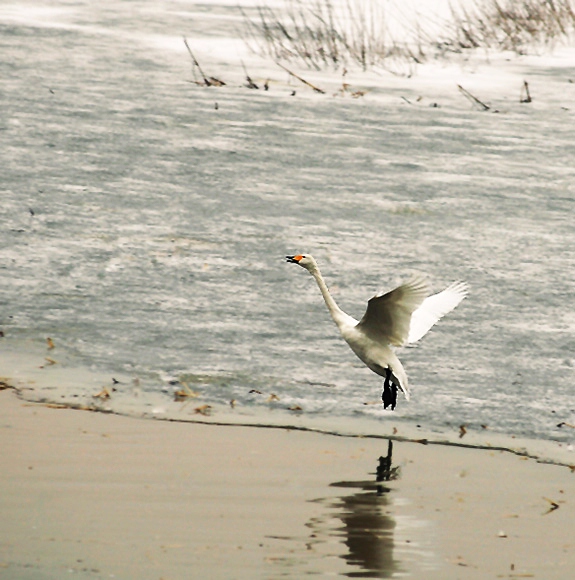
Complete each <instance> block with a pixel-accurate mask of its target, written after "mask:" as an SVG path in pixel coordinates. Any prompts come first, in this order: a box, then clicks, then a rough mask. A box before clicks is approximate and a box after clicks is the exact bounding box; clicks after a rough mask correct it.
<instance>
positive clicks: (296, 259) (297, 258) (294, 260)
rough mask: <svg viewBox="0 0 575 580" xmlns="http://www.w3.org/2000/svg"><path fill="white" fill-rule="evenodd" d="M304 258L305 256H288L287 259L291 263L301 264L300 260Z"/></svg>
mask: <svg viewBox="0 0 575 580" xmlns="http://www.w3.org/2000/svg"><path fill="white" fill-rule="evenodd" d="M302 258H303V256H299V255H298V256H286V260H287V261H288V262H289V263H290V264H299V261H300V260H301V259H302Z"/></svg>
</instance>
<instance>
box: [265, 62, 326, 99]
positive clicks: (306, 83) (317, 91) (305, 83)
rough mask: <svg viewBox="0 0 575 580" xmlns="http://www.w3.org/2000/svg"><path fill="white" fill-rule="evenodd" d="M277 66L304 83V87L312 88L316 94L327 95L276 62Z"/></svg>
mask: <svg viewBox="0 0 575 580" xmlns="http://www.w3.org/2000/svg"><path fill="white" fill-rule="evenodd" d="M276 64H277V65H278V66H279V67H281V68H283V69H284V70H285V71H286V72H287V73H289V74H290V75H291V76H292V77H294V78H296V79H297V80H298V81H300V82H302V83H303V84H304V85H307V86H308V87H310V88H312V89H313V90H314V91H315V92H316V93H321V94H322V95H325V91H324V90H322V89H320V88H318V87H316V86H315V85H312V84H311V83H310V82H308V81H306V80H305V79H303V78H302V77H300V76H298V75H296V74H295V73H294V72H292V71H291V70H289V69H288V68H286V67H285V66H284V65H283V64H281V63H279V62H277V61H276Z"/></svg>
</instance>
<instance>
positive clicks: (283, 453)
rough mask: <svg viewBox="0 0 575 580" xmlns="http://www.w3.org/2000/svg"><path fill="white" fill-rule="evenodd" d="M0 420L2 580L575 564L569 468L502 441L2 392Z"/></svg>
mask: <svg viewBox="0 0 575 580" xmlns="http://www.w3.org/2000/svg"><path fill="white" fill-rule="evenodd" d="M0 433H1V437H2V454H1V455H0V457H1V459H0V514H1V516H0V517H1V520H2V525H1V526H0V578H2V579H4V578H6V579H8V578H9V579H11V580H21V579H26V580H28V579H29V580H32V579H34V580H47V579H54V580H55V579H61V578H64V577H65V578H81V579H100V578H102V579H103V578H122V579H138V580H147V579H153V580H160V579H162V580H172V579H173V580H175V579H181V578H214V579H218V578H222V579H223V578H226V579H232V578H233V579H236V578H237V579H240V578H246V579H248V578H249V579H254V578H266V579H275V578H302V577H304V576H306V575H315V576H319V577H324V576H326V577H327V576H331V577H333V576H336V577H337V576H343V577H356V578H391V577H407V578H409V577H412V578H419V579H420V578H426V579H442V580H448V579H451V578H453V579H456V578H459V579H467V578H469V579H472V578H477V579H479V578H481V579H485V578H542V579H543V578H544V579H546V580H551V579H566V578H569V577H570V576H571V574H572V571H573V569H575V510H574V506H575V488H574V482H575V474H573V473H571V471H570V469H568V468H566V467H560V466H554V465H545V464H540V463H537V462H535V461H534V460H532V459H525V458H521V457H518V456H515V455H512V454H510V453H505V452H500V451H485V450H473V449H462V448H457V447H445V446H438V445H422V444H418V443H405V442H401V443H398V442H395V443H393V445H392V446H390V445H389V443H388V442H387V441H382V440H372V439H362V438H346V437H336V436H330V435H322V434H318V433H309V432H300V431H288V430H285V429H283V430H281V429H264V428H249V427H222V426H210V425H196V424H189V423H187V424H183V423H170V422H165V421H154V420H143V419H134V418H127V417H121V416H116V415H111V414H103V413H93V412H85V411H77V410H71V409H66V408H64V409H60V408H50V407H47V406H45V405H40V404H34V403H27V402H25V401H22V400H20V399H19V398H17V396H16V395H15V393H14V392H13V391H12V390H5V391H3V392H2V393H0ZM388 453H389V454H390V455H391V457H390V459H391V464H390V465H386V461H385V460H386V459H387V458H388ZM380 457H382V458H383V459H382V460H380ZM378 467H379V474H378ZM377 480H379V481H377ZM552 502H553V503H552ZM552 508H554V509H552Z"/></svg>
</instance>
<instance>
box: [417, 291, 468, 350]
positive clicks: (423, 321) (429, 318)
mask: <svg viewBox="0 0 575 580" xmlns="http://www.w3.org/2000/svg"><path fill="white" fill-rule="evenodd" d="M467 289H468V287H467V284H466V283H465V282H455V283H453V284H451V285H450V286H448V287H447V288H446V289H445V290H443V291H442V292H439V293H438V294H434V295H433V296H428V297H427V298H426V299H425V300H424V301H423V303H422V304H421V306H419V308H417V310H415V312H414V313H413V314H412V316H411V324H410V327H409V335H408V337H407V342H408V343H411V342H417V341H418V340H419V339H420V338H422V337H423V336H424V335H425V334H427V332H428V330H429V329H430V328H431V327H432V326H433V325H434V324H435V323H436V322H437V321H438V320H439V319H440V318H441V317H442V316H445V315H446V314H447V313H448V312H451V311H452V310H453V309H454V308H455V307H456V306H457V305H458V304H459V303H460V302H461V301H462V300H463V299H464V298H465V297H466V296H467Z"/></svg>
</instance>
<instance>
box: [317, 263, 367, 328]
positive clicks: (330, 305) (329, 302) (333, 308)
mask: <svg viewBox="0 0 575 580" xmlns="http://www.w3.org/2000/svg"><path fill="white" fill-rule="evenodd" d="M309 273H310V274H311V275H312V276H313V277H314V278H315V281H316V282H317V285H318V286H319V289H320V292H321V295H322V296H323V299H324V300H325V304H326V306H327V309H328V310H329V313H330V314H331V317H332V318H333V320H334V322H335V323H336V324H337V326H338V327H339V328H340V329H341V327H342V325H344V324H346V323H347V324H350V323H352V324H353V323H357V321H356V320H354V319H353V318H352V317H351V316H349V315H348V314H346V313H345V312H344V311H343V310H342V309H341V308H340V307H339V306H338V305H337V304H336V301H335V300H334V299H333V296H332V295H331V294H330V293H329V290H328V287H327V284H326V283H325V280H324V279H323V276H322V275H321V272H320V271H319V268H318V267H317V266H314V267H312V268H310V270H309Z"/></svg>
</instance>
